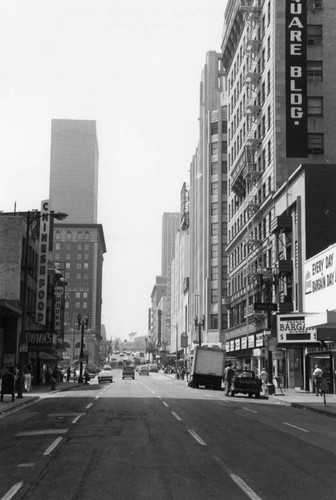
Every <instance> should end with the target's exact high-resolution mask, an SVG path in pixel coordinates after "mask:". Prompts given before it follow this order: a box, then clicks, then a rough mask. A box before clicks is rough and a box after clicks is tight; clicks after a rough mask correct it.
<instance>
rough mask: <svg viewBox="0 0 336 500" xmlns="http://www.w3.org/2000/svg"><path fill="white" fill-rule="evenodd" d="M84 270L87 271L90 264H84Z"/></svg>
mask: <svg viewBox="0 0 336 500" xmlns="http://www.w3.org/2000/svg"><path fill="white" fill-rule="evenodd" d="M83 269H85V270H87V269H89V264H88V262H84V265H83Z"/></svg>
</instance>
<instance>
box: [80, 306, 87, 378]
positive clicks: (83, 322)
mask: <svg viewBox="0 0 336 500" xmlns="http://www.w3.org/2000/svg"><path fill="white" fill-rule="evenodd" d="M77 319H78V329H79V328H81V345H80V354H79V360H80V364H79V377H78V383H79V384H82V383H83V357H84V328H86V329H88V327H89V316H87V315H86V316H84V318H82V316H81V314H78V316H77Z"/></svg>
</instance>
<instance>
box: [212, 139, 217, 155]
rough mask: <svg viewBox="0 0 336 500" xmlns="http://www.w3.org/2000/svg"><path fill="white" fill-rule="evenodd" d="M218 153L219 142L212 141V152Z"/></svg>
mask: <svg viewBox="0 0 336 500" xmlns="http://www.w3.org/2000/svg"><path fill="white" fill-rule="evenodd" d="M217 153H218V142H212V143H211V154H212V155H216V154H217Z"/></svg>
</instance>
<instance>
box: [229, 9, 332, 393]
mask: <svg viewBox="0 0 336 500" xmlns="http://www.w3.org/2000/svg"><path fill="white" fill-rule="evenodd" d="M335 22H336V5H335V2H333V1H331V0H324V1H322V0H319V1H317V0H314V1H310V0H302V1H289V0H276V1H274V0H244V1H243V0H229V2H228V4H227V7H226V10H225V14H224V30H223V39H222V62H223V66H224V69H225V71H226V73H227V93H228V246H227V253H228V277H229V283H228V294H227V295H228V297H227V299H225V300H226V302H227V303H229V307H230V315H229V329H228V331H227V333H226V349H227V354H228V355H229V356H232V357H235V358H236V360H237V362H239V363H240V364H241V366H245V365H246V364H248V365H250V366H251V367H253V368H254V369H256V370H257V371H258V370H260V369H261V367H262V366H264V363H265V350H266V351H268V355H269V354H270V353H271V354H272V353H273V355H274V360H275V363H273V361H272V356H271V357H269V358H268V360H267V365H268V370H269V377H271V379H272V369H273V370H275V373H277V371H278V373H279V375H281V376H282V377H284V378H285V379H286V377H287V376H288V373H286V365H287V366H289V363H288V361H289V359H288V358H287V359H285V357H284V355H283V350H277V346H276V341H275V338H274V328H272V315H271V314H270V312H269V310H268V311H267V309H266V306H263V304H265V303H269V304H270V306H269V307H271V304H272V303H273V302H276V300H275V299H276V296H277V297H278V299H279V303H278V311H279V312H280V313H281V312H283V313H284V312H286V313H290V312H291V311H295V312H298V311H300V307H301V306H300V297H299V285H300V281H301V280H302V277H300V266H301V262H300V255H299V253H298V248H299V246H300V244H301V242H302V241H303V248H304V251H303V253H302V254H301V258H303V259H304V258H306V254H305V248H306V245H307V242H306V241H305V239H306V233H305V229H306V228H305V227H304V226H302V225H301V223H300V220H301V218H300V213H301V212H302V210H303V209H304V207H303V206H302V205H301V202H299V201H298V200H297V204H296V207H297V208H296V209H295V213H294V211H293V214H292V215H291V216H290V217H289V220H288V217H287V219H286V221H285V219H283V220H281V219H280V218H275V211H274V196H275V193H276V192H277V190H278V189H279V188H280V186H282V185H286V183H287V182H288V179H289V178H290V176H291V175H292V174H293V172H294V171H295V170H296V169H297V168H298V167H299V165H300V164H313V165H315V169H316V172H318V169H319V164H322V163H324V162H330V164H331V163H335V160H336V147H335V140H334V123H335V112H336V100H335V92H334V89H335V85H334V80H335V78H334V75H335V69H336V68H335V58H334V54H335V49H336V42H335V37H334V26H335ZM335 175H336V171H335ZM317 177H318V176H317ZM285 189H286V188H285V187H283V192H286V191H285ZM314 189H315V191H316V192H318V191H319V190H321V188H320V186H319V183H318V182H316V183H315V187H314ZM291 196H292V195H290V194H289V192H288V196H286V197H284V199H286V205H287V207H285V212H284V214H285V215H289V214H290V213H291V206H292V204H293V199H292V198H291ZM320 196H321V197H323V196H324V193H323V191H322V190H321V191H320ZM302 220H303V219H302ZM274 221H275V225H274ZM292 228H293V230H292ZM301 235H303V236H301ZM280 240H281V241H282V243H283V244H284V245H283V244H282V245H281V246H279V241H280ZM279 248H281V252H279ZM282 259H285V260H286V261H288V265H287V268H286V269H285V267H284V266H282V265H281V266H280V265H279V263H280V264H282V263H281V262H280V261H281V260H282ZM295 283H296V285H295ZM256 303H257V304H258V303H259V304H260V306H258V307H259V309H258V308H256V306H255V304H256ZM301 312H302V310H301ZM269 333H272V335H271V336H270V337H269ZM266 334H267V335H266ZM287 347H288V351H287V353H288V352H289V350H290V349H295V348H298V349H299V351H300V352H299V355H298V356H296V357H295V360H296V361H295V362H296V366H297V367H299V368H295V367H294V364H293V365H291V366H292V371H294V370H296V369H297V370H298V371H301V374H300V375H301V378H302V373H303V364H304V363H303V350H304V347H303V346H302V344H301V345H298V344H296V345H295V342H294V343H292V345H288V346H287ZM306 347H307V346H306ZM272 363H273V366H272ZM300 366H301V368H300ZM297 380H299V377H298V379H297ZM295 383H296V381H295V380H294V379H293V384H294V385H295Z"/></svg>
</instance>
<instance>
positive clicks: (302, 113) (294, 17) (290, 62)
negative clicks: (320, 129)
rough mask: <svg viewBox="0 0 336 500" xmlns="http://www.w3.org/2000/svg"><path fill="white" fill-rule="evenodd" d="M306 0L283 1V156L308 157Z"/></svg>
mask: <svg viewBox="0 0 336 500" xmlns="http://www.w3.org/2000/svg"><path fill="white" fill-rule="evenodd" d="M307 139H308V137H307V0H286V148H287V149H286V154H287V157H289V158H299V157H307V156H308V144H307Z"/></svg>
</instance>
